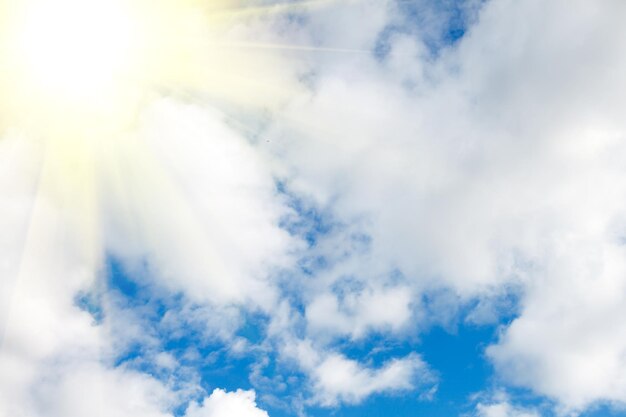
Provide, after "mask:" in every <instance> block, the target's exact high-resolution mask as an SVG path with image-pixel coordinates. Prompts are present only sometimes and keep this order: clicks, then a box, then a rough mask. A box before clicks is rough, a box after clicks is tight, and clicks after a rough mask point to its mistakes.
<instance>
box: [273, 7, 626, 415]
mask: <svg viewBox="0 0 626 417" xmlns="http://www.w3.org/2000/svg"><path fill="white" fill-rule="evenodd" d="M544 6H545V5H544V4H543V3H540V2H535V1H522V2H512V1H504V0H503V1H492V2H488V3H486V4H485V5H484V7H483V8H482V10H481V11H480V13H479V14H478V15H477V17H476V21H475V23H474V24H473V25H472V26H471V27H470V28H469V30H468V31H467V33H466V35H465V36H464V38H463V39H462V40H461V41H460V42H459V43H458V44H457V45H455V46H454V47H450V48H444V50H442V51H439V52H438V54H439V55H438V57H437V58H436V59H434V60H429V58H428V57H429V55H428V54H427V53H426V52H424V51H426V50H427V49H428V48H425V46H424V45H423V44H422V45H420V42H419V40H416V39H413V40H412V41H410V40H408V39H407V38H406V37H404V36H391V37H389V38H388V39H387V42H388V44H387V47H388V50H389V54H388V55H386V56H383V57H382V58H380V59H379V60H376V59H374V58H371V57H362V56H349V57H347V56H344V55H342V56H340V57H338V58H336V61H335V62H334V65H327V64H326V63H325V62H324V63H323V64H320V65H319V66H317V67H316V70H315V71H314V73H315V77H314V82H313V85H314V87H313V88H312V91H311V94H310V96H309V97H308V98H304V99H302V100H300V101H297V102H294V103H292V105H291V107H290V108H288V109H287V110H286V114H287V116H286V117H285V119H286V120H288V121H289V122H277V123H276V126H275V130H274V131H273V132H272V133H271V134H272V136H271V137H272V140H273V142H276V143H278V145H277V149H279V152H280V153H279V155H280V156H281V158H283V159H286V161H287V162H288V163H290V164H292V172H294V173H295V174H294V175H293V176H292V177H291V178H290V180H291V183H290V184H291V186H292V187H294V189H297V190H299V191H301V192H304V193H307V194H309V195H312V196H314V198H316V199H317V200H318V201H320V202H321V203H322V204H326V202H332V207H333V209H334V210H335V212H336V213H337V215H338V217H339V218H341V219H344V221H347V222H351V221H359V222H361V224H362V227H363V230H364V231H366V232H367V233H368V234H369V235H370V236H371V242H372V243H371V253H370V259H374V260H375V265H376V269H377V270H378V271H384V270H388V271H390V272H391V271H394V270H396V269H398V270H400V271H402V273H403V274H404V276H405V277H406V279H407V282H410V283H411V284H410V285H412V286H413V288H415V289H416V290H417V291H418V292H419V291H429V289H432V288H437V287H447V288H451V289H453V291H454V292H456V293H457V294H458V295H459V297H460V298H459V300H460V301H461V302H462V300H464V299H465V300H467V299H470V298H478V299H481V300H483V301H484V300H485V299H487V298H488V297H489V296H490V295H491V294H493V293H494V292H496V293H497V292H498V291H500V290H501V289H507V288H520V289H521V294H523V295H522V297H521V299H520V305H521V315H520V317H519V318H518V319H517V320H515V321H514V322H513V324H512V325H511V326H510V327H509V328H505V329H504V330H503V332H502V336H501V339H500V341H499V343H498V344H497V345H495V346H493V347H492V348H490V349H489V350H488V353H489V357H490V358H491V359H492V360H493V361H494V363H495V364H496V366H497V369H498V370H499V372H500V373H501V375H502V376H503V377H504V378H505V380H506V381H508V382H509V383H513V384H518V385H522V386H525V387H529V388H531V389H533V390H534V391H535V392H537V393H539V394H542V395H547V396H549V397H552V398H554V399H556V400H557V401H558V402H559V403H560V404H561V405H562V406H563V407H565V408H566V409H578V410H580V409H583V408H584V407H586V406H588V405H589V404H591V403H592V402H594V401H603V400H604V401H614V402H624V401H626V395H625V394H624V378H622V376H621V375H623V374H624V360H623V358H624V352H625V351H626V350H625V341H624V338H623V337H622V336H621V335H623V334H625V331H624V327H623V325H622V324H621V322H620V321H619V320H617V319H616V318H617V317H621V316H622V315H623V314H624V311H623V308H622V307H621V306H622V305H623V304H624V298H623V294H624V285H625V284H624V282H625V281H624V278H623V276H624V275H623V266H622V263H623V257H624V253H623V237H622V235H623V222H624V220H623V212H624V209H626V207H625V206H624V201H625V200H624V196H625V191H626V189H625V184H626V175H625V174H626V172H624V168H623V161H624V160H625V159H624V157H625V156H626V153H625V151H626V148H625V147H624V145H623V143H624V141H623V139H624V137H625V136H626V126H625V125H624V122H623V117H622V116H621V115H620V113H619V110H618V109H620V108H621V107H622V106H623V103H624V101H625V100H626V97H625V96H624V93H623V92H624V91H625V90H624V88H623V87H624V82H623V77H622V76H621V75H620V74H622V73H623V71H624V69H625V64H626V62H625V60H624V58H623V57H624V56H626V55H625V54H624V44H623V43H622V42H615V41H614V39H621V38H622V37H623V36H624V33H623V31H624V29H623V25H621V24H620V23H619V20H618V19H617V18H616V16H618V15H619V14H620V11H622V9H623V5H622V4H621V3H618V2H606V3H594V4H589V3H587V2H582V1H581V2H573V3H572V2H567V3H566V2H555V3H551V4H550V5H549V6H548V7H544ZM387 7H391V6H389V5H387ZM383 9H384V7H383ZM385 10H386V12H385V13H388V9H385ZM388 16H396V15H395V14H394V13H390V14H388ZM376 18H377V17H373V18H372V20H375V19H376ZM313 19H315V14H313ZM355 19H356V18H355ZM392 21H393V18H392V19H390V20H389V21H388V22H392ZM344 23H345V22H344ZM368 25H369V23H366V25H365V27H369V26H368ZM357 26H358V25H357V23H356V21H355V23H354V24H351V25H345V27H351V28H352V27H357ZM312 27H315V23H313V24H312ZM336 36H338V37H339V38H340V39H342V40H343V39H345V40H346V41H348V40H350V39H352V37H353V36H354V35H350V36H347V35H346V37H345V38H341V36H342V35H341V34H336ZM338 42H339V43H340V42H341V40H340V41H338ZM411 42H414V43H415V44H414V45H413V46H411ZM406 54H409V55H411V58H410V59H409V58H407V57H406ZM399 57H402V58H403V61H402V62H403V65H402V67H403V70H404V73H405V74H410V75H411V77H410V80H408V81H410V82H407V77H406V76H405V77H404V78H403V79H400V78H399V77H398V73H397V71H398V70H397V68H398V65H396V64H395V62H396V61H395V60H397V59H399ZM394 71H396V72H394ZM383 102H384V105H383V104H382V103H383ZM313 125H315V126H323V128H324V131H323V132H318V131H313V130H310V129H306V128H305V127H306V126H313ZM283 162H284V161H283ZM355 219H357V220H355ZM371 267H372V263H364V264H363V265H362V267H361V268H359V266H355V268H354V270H353V274H354V275H358V276H370V270H371ZM325 291H327V290H326V289H324V290H322V292H321V293H320V295H319V296H317V298H315V297H314V298H313V299H312V301H311V303H310V304H309V306H308V310H307V319H308V320H309V322H310V326H311V327H312V328H319V327H322V326H323V325H326V326H327V327H328V328H331V329H333V330H334V331H337V332H339V333H341V332H347V330H346V329H348V328H349V326H350V325H352V326H354V327H353V329H359V319H354V320H352V321H346V317H345V314H342V313H340V308H339V303H338V301H337V300H336V298H335V297H334V296H333V295H329V294H328V293H327V292H325ZM383 294H384V292H380V296H381V297H382V296H383ZM453 300H454V299H453ZM483 301H481V302H483ZM453 302H454V301H453ZM400 304H402V303H400ZM322 307H323V308H322ZM357 310H358V309H357ZM332 311H336V312H337V313H339V314H337V315H336V317H337V320H336V321H335V322H333V323H330V321H329V320H327V318H328V317H327V316H325V315H324V314H323V313H325V312H332ZM329 314H330V313H329ZM367 315H368V313H367V311H365V310H364V311H360V312H359V313H358V314H357V317H359V318H360V319H363V320H366V317H367ZM382 319H383V316H381V320H382ZM400 321H401V320H400ZM324 323H326V324H324ZM348 323H350V324H348ZM375 327H376V326H373V328H375ZM355 331H356V330H355ZM583 375H587V376H588V377H583Z"/></svg>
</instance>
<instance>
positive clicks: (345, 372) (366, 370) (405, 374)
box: [284, 340, 436, 407]
mask: <svg viewBox="0 0 626 417" xmlns="http://www.w3.org/2000/svg"><path fill="white" fill-rule="evenodd" d="M290 342H291V343H290V344H289V345H288V346H286V347H285V348H284V355H285V356H286V357H290V358H293V359H294V360H295V361H296V363H297V364H298V366H299V367H300V368H301V369H302V370H303V371H305V372H306V373H307V374H308V375H309V378H310V385H311V389H312V394H313V397H312V398H311V400H310V402H311V403H314V404H319V405H321V406H325V407H332V406H337V405H340V404H342V403H343V404H358V403H360V402H361V401H363V399H365V398H367V397H368V396H370V395H373V394H380V393H387V394H389V393H401V392H406V391H413V390H415V389H418V388H424V387H427V388H429V389H433V386H435V383H436V377H435V376H434V375H433V374H432V372H431V370H430V369H429V368H428V365H427V364H426V363H425V362H424V361H423V360H422V359H421V358H420V357H419V355H416V354H409V355H408V356H406V357H402V358H395V359H389V360H387V361H386V362H385V363H383V364H382V365H381V366H379V367H372V366H368V365H367V364H364V363H360V362H359V361H356V360H354V359H350V358H347V357H346V356H344V355H343V354H340V353H337V352H333V351H331V350H328V349H320V348H317V347H315V346H314V345H313V344H312V343H311V341H310V340H303V341H295V340H292V341H290ZM434 389H436V388H434Z"/></svg>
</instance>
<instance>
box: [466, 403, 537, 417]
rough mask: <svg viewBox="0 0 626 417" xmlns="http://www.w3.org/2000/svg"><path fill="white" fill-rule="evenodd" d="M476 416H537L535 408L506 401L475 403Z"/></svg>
mask: <svg viewBox="0 0 626 417" xmlns="http://www.w3.org/2000/svg"><path fill="white" fill-rule="evenodd" d="M476 416H477V417H539V414H538V413H537V412H536V411H535V410H528V409H524V408H518V407H515V406H513V405H511V404H509V403H508V402H506V401H504V402H495V403H489V404H483V403H480V404H478V405H476Z"/></svg>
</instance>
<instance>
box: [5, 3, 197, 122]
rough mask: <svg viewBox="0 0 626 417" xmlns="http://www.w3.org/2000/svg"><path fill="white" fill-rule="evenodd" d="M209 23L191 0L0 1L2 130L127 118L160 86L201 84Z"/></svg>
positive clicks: (115, 120) (112, 120)
mask: <svg viewBox="0 0 626 417" xmlns="http://www.w3.org/2000/svg"><path fill="white" fill-rule="evenodd" d="M207 22H208V14H207V11H206V10H205V8H202V7H199V6H198V3H197V2H194V1H191V0H182V1H175V0H152V1H148V0H55V1H49V0H20V1H8V0H0V91H2V97H0V129H1V128H2V125H5V126H6V125H7V124H14V125H19V126H21V127H24V126H26V127H27V128H31V129H32V128H33V127H35V128H37V129H38V130H40V131H44V134H50V133H51V132H54V131H63V130H65V131H69V130H71V129H73V130H76V127H77V126H80V130H82V131H90V132H92V133H93V132H94V131H97V130H106V129H109V130H110V129H112V128H116V127H119V126H123V125H125V124H127V123H128V122H129V121H130V120H132V118H133V116H134V112H135V110H136V108H137V106H138V103H140V102H141V100H142V99H143V98H144V97H145V95H146V94H148V93H149V91H150V90H151V89H154V88H157V87H160V86H164V85H177V86H187V85H192V84H193V83H197V80H198V79H199V78H200V76H199V75H198V73H199V72H203V71H204V68H205V67H206V65H205V63H204V62H199V61H198V60H199V58H198V57H203V56H204V55H205V54H203V52H202V48H203V45H204V43H206V42H207V33H208V30H207V28H208V27H209V25H208V24H207ZM2 119H4V120H2ZM63 134H66V132H63Z"/></svg>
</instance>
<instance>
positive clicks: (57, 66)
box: [13, 0, 139, 103]
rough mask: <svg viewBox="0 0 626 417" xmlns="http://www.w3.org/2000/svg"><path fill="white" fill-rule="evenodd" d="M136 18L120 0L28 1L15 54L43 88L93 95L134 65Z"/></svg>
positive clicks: (108, 88) (112, 85) (18, 28)
mask: <svg viewBox="0 0 626 417" xmlns="http://www.w3.org/2000/svg"><path fill="white" fill-rule="evenodd" d="M137 23H138V22H134V21H133V18H132V14H131V11H130V9H129V8H128V7H126V5H125V4H124V3H123V2H120V1H116V0H109V1H93V0H60V1H59V0H57V1H37V2H27V3H26V4H25V5H24V7H23V9H22V10H20V12H19V14H18V17H17V22H16V32H15V33H14V34H13V36H14V39H13V42H14V44H13V47H14V48H15V53H16V55H15V57H14V58H15V59H16V64H17V65H18V66H19V68H20V70H21V72H22V74H23V76H24V78H25V79H26V80H28V81H29V82H30V83H32V84H33V85H34V87H35V88H36V89H38V90H39V91H40V92H41V93H43V94H47V95H59V96H61V97H65V98H69V99H72V100H80V101H82V102H83V103H84V102H85V101H88V100H95V99H98V96H102V95H105V94H106V92H107V91H111V89H114V88H115V87H116V82H119V79H120V78H123V77H124V76H126V75H128V74H129V73H130V72H131V70H132V69H133V66H134V65H136V63H135V62H133V61H134V58H135V57H136V50H137V48H138V46H139V45H138V44H137V43H138V37H137V32H136V28H137V26H138V25H137Z"/></svg>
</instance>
